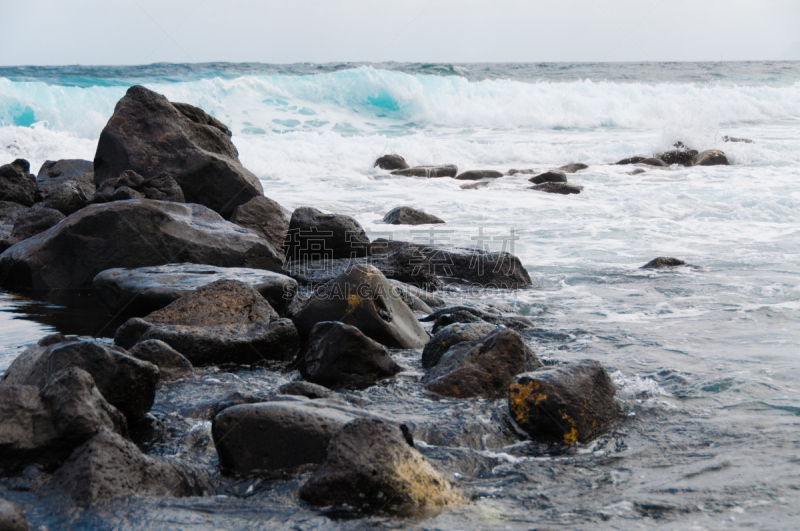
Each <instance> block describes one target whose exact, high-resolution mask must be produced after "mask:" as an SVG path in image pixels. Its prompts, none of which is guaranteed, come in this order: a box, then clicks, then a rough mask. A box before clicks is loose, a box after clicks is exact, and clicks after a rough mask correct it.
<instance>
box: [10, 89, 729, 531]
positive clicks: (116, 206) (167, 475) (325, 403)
mask: <svg viewBox="0 0 800 531" xmlns="http://www.w3.org/2000/svg"><path fill="white" fill-rule="evenodd" d="M230 138H231V133H230V131H229V130H228V129H227V127H225V125H224V124H222V123H221V122H219V121H218V120H216V119H215V118H213V117H212V116H209V115H208V114H206V113H205V112H203V111H202V110H200V109H198V108H196V107H193V106H191V105H188V104H185V103H172V102H169V101H168V100H167V99H166V98H164V97H163V96H161V95H159V94H156V93H154V92H152V91H150V90H148V89H145V88H143V87H139V86H134V87H131V88H130V89H129V90H128V92H127V94H126V96H125V97H123V98H122V100H120V102H119V103H118V104H117V106H116V108H115V111H114V114H113V116H112V117H111V118H110V119H109V121H108V124H107V125H106V127H105V128H104V130H103V133H102V134H101V136H100V140H99V142H98V147H97V152H96V155H95V159H94V161H80V160H61V161H56V162H51V161H48V162H46V163H45V164H44V165H43V166H42V168H41V170H40V171H39V173H38V175H37V176H36V177H34V176H33V175H32V174H30V173H29V172H30V165H29V164H28V163H27V162H26V161H25V160H22V159H19V160H17V161H14V162H13V163H11V164H7V165H5V166H2V167H0V195H1V196H2V201H0V251H2V254H0V285H1V286H2V287H3V288H4V289H7V290H11V291H18V292H21V293H25V294H28V295H31V296H33V297H37V298H45V297H50V296H63V297H66V298H69V297H77V296H79V295H83V294H91V296H93V297H96V298H97V299H98V300H99V301H101V302H102V303H103V305H105V306H106V307H107V309H108V311H109V316H110V317H113V318H115V319H117V320H123V321H124V322H123V324H122V325H121V326H119V327H118V328H117V329H116V331H115V332H114V333H113V334H112V335H113V337H114V344H113V345H112V344H109V343H108V341H104V340H97V339H96V340H89V339H80V338H76V337H69V336H63V335H51V336H47V337H44V338H42V339H41V340H40V341H39V342H38V344H36V345H34V346H31V347H30V348H28V349H27V350H26V351H25V352H23V353H22V354H21V355H20V356H19V357H18V358H17V359H16V360H15V361H14V362H13V363H12V364H11V366H10V367H9V368H8V370H7V371H6V372H5V374H4V376H3V378H2V380H1V381H0V394H2V399H0V440H1V441H2V442H0V448H3V453H2V457H0V473H2V475H3V479H2V480H0V484H1V485H4V492H6V493H13V492H17V491H26V492H32V493H33V494H34V497H35V498H36V499H44V498H45V497H46V496H50V495H52V493H53V492H56V493H60V494H57V495H59V496H66V497H67V498H68V499H69V500H71V501H70V502H69V503H74V504H75V505H76V506H77V507H89V506H93V505H95V504H98V503H101V504H102V503H112V502H114V503H119V502H120V500H125V499H128V498H131V497H152V498H159V497H198V498H199V497H212V496H216V495H221V494H227V495H234V496H237V495H238V496H239V497H241V499H242V500H245V501H246V495H245V494H246V493H244V494H243V493H241V492H240V491H239V490H237V489H238V486H237V485H238V483H237V482H238V481H239V480H240V479H241V478H249V479H252V478H258V479H259V480H263V481H265V482H273V481H275V482H284V484H285V485H295V484H296V483H297V482H298V479H299V480H301V482H300V484H299V485H296V487H297V488H296V489H295V492H296V495H297V496H298V497H299V499H300V500H302V502H301V503H305V504H308V507H311V508H316V509H313V510H318V511H320V512H321V514H329V511H330V510H331V508H333V510H335V511H341V510H346V511H353V512H354V514H355V515H356V516H363V515H371V514H390V515H396V516H425V515H429V514H435V513H436V512H439V511H443V510H447V508H449V507H454V506H458V505H461V504H468V503H470V496H471V495H472V494H471V493H470V492H469V491H468V490H465V489H462V488H461V487H459V485H458V483H457V482H456V481H455V480H454V478H455V477H456V476H454V475H453V474H454V473H453V470H454V469H455V468H458V469H460V470H467V469H469V468H470V464H469V463H464V462H460V463H459V466H458V467H454V466H453V461H454V460H455V461H458V457H457V456H458V455H459V454H458V449H459V448H471V449H476V450H481V451H483V450H496V451H500V450H503V451H505V452H514V451H517V450H515V448H516V449H518V448H519V444H520V443H525V444H527V445H528V446H526V447H525V448H524V449H523V450H520V451H523V452H532V451H543V450H541V449H542V448H546V449H547V451H553V449H554V448H556V449H558V448H562V449H568V448H572V447H575V446H576V445H581V444H587V443H589V442H590V441H592V440H593V439H596V438H598V437H602V436H603V435H604V434H607V433H608V432H609V431H612V430H613V429H615V427H616V426H618V425H619V424H620V423H622V422H623V421H624V419H625V414H624V411H623V409H622V408H621V407H620V405H619V404H618V403H617V401H616V400H615V398H614V393H615V389H614V385H613V383H612V382H611V379H610V378H609V376H608V374H607V372H606V370H605V369H604V368H603V367H602V365H600V364H599V363H598V362H597V361H593V360H582V361H570V362H563V363H562V362H558V363H555V364H553V363H550V364H548V365H545V364H543V363H542V361H541V360H539V359H538V358H537V356H536V354H535V353H534V352H533V351H532V350H531V348H530V346H529V344H530V343H531V341H530V336H529V335H528V333H529V332H530V331H532V330H534V329H535V327H536V324H535V322H533V321H531V320H530V319H528V318H527V317H525V316H521V315H518V314H516V313H515V312H514V311H513V309H512V308H510V307H508V306H506V305H503V304H496V303H486V302H485V301H482V300H480V299H478V298H470V297H468V296H465V295H464V294H465V293H469V292H470V290H480V291H481V292H485V291H489V292H492V291H497V290H519V289H529V288H530V287H531V285H532V283H531V279H530V276H529V275H528V273H527V272H526V271H525V269H524V268H523V267H522V264H521V263H520V261H519V259H518V258H517V257H515V256H514V255H513V254H510V253H507V252H487V251H477V250H474V249H457V248H448V247H442V246H436V245H432V244H431V245H420V244H416V243H411V242H402V241H394V240H381V239H378V240H373V241H371V240H370V239H369V237H368V236H367V234H366V232H365V230H364V229H363V227H361V225H359V223H358V222H357V221H356V220H355V219H353V218H351V217H349V216H345V215H339V214H325V213H323V212H321V211H319V210H316V209H315V208H313V207H301V208H298V209H296V210H295V211H294V212H291V213H290V212H288V211H286V210H285V209H284V208H283V207H281V206H280V205H279V204H278V203H276V202H275V201H273V200H271V199H269V198H267V197H265V196H264V195H263V193H264V191H263V189H262V186H261V183H260V182H259V180H258V179H257V178H256V177H255V175H253V173H251V172H250V171H249V170H247V169H246V168H244V167H243V166H242V164H241V163H240V161H239V158H238V151H237V150H236V147H235V146H234V145H233V143H232V142H231V140H230ZM730 141H743V140H742V139H730ZM656 161H658V162H656ZM727 163H728V161H727V158H726V157H725V155H724V153H722V152H721V151H718V150H711V151H706V152H703V153H698V152H697V151H694V150H690V149H688V148H686V147H685V146H683V145H680V146H677V145H676V149H675V151H671V152H668V153H662V154H657V155H656V156H655V157H635V158H634V159H627V160H625V161H620V162H619V163H618V164H639V165H650V166H653V167H658V166H661V167H663V166H667V165H669V164H683V165H687V166H692V165H706V164H727ZM375 165H376V166H377V167H380V168H382V169H386V170H390V171H391V172H392V173H393V174H396V175H405V176H417V177H426V178H442V177H449V178H455V179H458V180H465V181H474V182H473V183H470V184H467V185H464V187H477V185H482V186H490V185H491V183H492V182H493V181H494V180H496V179H499V178H502V177H503V174H502V173H500V172H495V171H492V170H470V171H467V172H462V173H458V169H457V167H456V166H455V165H443V166H437V167H415V168H412V167H409V165H408V164H407V163H406V161H405V160H404V159H403V158H402V157H400V156H397V155H388V156H383V157H381V158H379V159H378V160H377V161H376V162H375ZM585 168H586V166H585V165H582V164H578V163H576V164H571V165H568V166H564V167H561V168H558V169H555V170H552V171H546V172H539V171H533V170H511V171H510V172H508V174H510V175H513V174H515V173H523V174H524V173H530V174H532V175H533V176H532V177H531V179H530V182H531V183H532V184H533V187H532V189H533V190H538V191H545V192H550V193H557V194H565V195H566V194H577V193H580V192H581V189H582V187H580V186H575V185H573V184H571V183H569V182H568V180H567V177H566V174H567V173H569V174H573V173H575V172H578V171H581V170H583V169H585ZM565 200H566V199H565ZM384 221H385V222H386V223H388V224H395V223H400V224H410V225H416V224H441V223H445V221H444V220H441V219H439V218H436V217H435V216H431V215H430V214H426V213H424V212H421V211H418V210H415V209H413V208H411V207H399V208H398V209H394V210H392V211H391V212H389V213H387V215H386V218H385V219H384ZM681 265H685V264H684V263H683V262H681V261H679V260H675V259H669V258H659V259H656V260H654V261H653V262H651V263H649V264H647V266H646V267H648V268H652V267H675V266H681ZM410 358H413V360H414V361H413V363H414V364H415V365H414V367H416V366H418V367H420V368H421V372H420V373H419V374H418V375H416V376H415V377H413V378H409V377H407V376H404V374H408V373H409V372H413V371H409V368H408V367H409V366H408V359H410ZM416 364H419V365H416ZM251 371H261V372H259V374H266V375H267V376H266V379H267V380H268V381H269V382H270V383H269V384H267V383H265V382H264V381H261V380H259V379H258V378H256V379H251V378H249V377H247V376H246V375H243V376H242V377H241V378H239V377H237V378H233V379H231V378H228V379H227V380H226V381H227V382H231V381H233V380H236V379H238V380H240V384H239V387H238V388H237V384H236V383H235V382H234V383H232V384H231V385H226V386H225V393H214V395H213V396H203V392H202V391H201V390H202V389H204V385H205V384H201V381H203V382H205V381H206V380H208V379H210V378H212V376H211V375H213V374H217V373H218V372H223V373H225V374H228V375H231V376H234V377H235V376H236V375H237V373H239V372H241V373H243V374H246V373H248V372H251ZM372 386H383V387H384V388H385V390H386V392H387V394H388V395H390V394H391V393H392V392H396V393H406V392H413V393H415V394H417V395H418V396H424V397H426V398H425V400H429V401H430V400H434V401H437V400H438V401H452V402H446V403H452V404H456V406H454V407H461V406H460V405H459V404H461V405H464V407H467V406H466V404H470V405H472V404H479V405H480V407H479V409H481V411H470V412H469V413H466V414H465V418H460V419H459V423H458V424H456V423H454V422H448V421H442V420H441V419H440V418H438V417H437V416H434V415H430V416H426V415H425V414H424V413H422V414H414V415H408V414H406V415H404V414H397V415H390V414H378V413H375V412H374V411H372V410H371V409H370V408H369V407H365V405H364V404H360V403H359V402H358V400H354V399H353V398H352V396H351V393H350V391H351V390H356V389H364V388H369V387H372ZM406 388H411V389H412V391H407V389H406ZM167 397H168V398H167ZM386 400H387V401H391V397H390V396H387V397H386ZM175 404H178V406H176V405H175ZM487 418H488V419H489V421H488V422H487V421H486V420H485V419H487ZM187 425H193V426H199V427H198V428H197V431H196V432H194V431H190V432H186V433H184V432H183V431H182V429H183V428H185V427H186V426H187ZM193 429H194V428H193ZM179 432H180V433H183V434H182V435H180V436H176V435H175V433H179ZM189 433H191V434H192V435H191V437H189ZM187 437H188V439H187ZM441 443H446V444H447V445H448V446H449V447H451V452H450V454H449V455H444V456H443V455H437V454H436V453H434V452H429V451H427V447H428V446H429V445H433V444H441ZM555 451H559V450H555ZM9 485H13V486H14V489H11V488H10V487H9ZM4 496H6V494H4ZM26 499H27V500H28V502H25V503H27V504H30V499H31V498H30V497H28V498H26ZM33 505H34V506H35V502H34V504H33ZM24 508H25V509H31V506H30V505H26V506H25V507H24ZM22 511H23V509H20V507H19V506H17V505H15V500H13V499H12V500H9V501H5V500H2V499H0V527H3V526H4V525H5V526H6V527H5V528H8V529H24V528H26V524H25V523H24V515H23V514H22ZM31 512H32V513H36V511H31ZM34 520H35V519H34ZM14 526H16V527H14Z"/></svg>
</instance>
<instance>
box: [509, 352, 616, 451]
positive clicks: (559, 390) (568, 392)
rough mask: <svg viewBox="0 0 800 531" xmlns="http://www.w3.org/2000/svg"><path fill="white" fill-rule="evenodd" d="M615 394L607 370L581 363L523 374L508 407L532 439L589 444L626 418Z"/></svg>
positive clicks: (588, 362)
mask: <svg viewBox="0 0 800 531" xmlns="http://www.w3.org/2000/svg"><path fill="white" fill-rule="evenodd" d="M615 392H616V387H615V386H614V383H613V382H612V381H611V378H609V376H608V373H607V372H606V370H605V369H604V368H603V366H602V365H601V364H600V363H599V362H597V361H594V360H583V361H580V362H575V363H569V364H567V365H561V366H556V367H547V368H544V369H539V370H537V371H534V372H529V373H525V374H520V375H519V376H517V377H516V378H515V379H514V382H513V383H512V384H511V386H510V394H509V399H508V406H509V411H510V412H511V416H512V417H513V419H514V421H515V422H516V423H517V425H519V427H520V428H522V429H523V430H525V432H527V433H528V435H529V436H530V437H531V438H532V439H534V440H537V441H542V442H547V443H550V442H559V443H563V444H566V445H571V444H574V443H576V442H581V443H587V442H589V441H590V440H592V439H594V438H595V437H597V436H599V435H601V434H602V433H603V432H605V431H606V430H607V429H608V428H609V426H610V425H611V423H612V422H614V421H615V420H618V419H619V418H620V417H621V416H622V410H621V409H620V407H619V405H618V404H617V403H616V401H615V400H614V394H615Z"/></svg>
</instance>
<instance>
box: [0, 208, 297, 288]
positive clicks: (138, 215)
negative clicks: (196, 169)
mask: <svg viewBox="0 0 800 531" xmlns="http://www.w3.org/2000/svg"><path fill="white" fill-rule="evenodd" d="M176 262H192V263H199V264H211V265H216V266H223V267H253V268H256V269H268V270H271V271H280V270H281V266H282V259H281V257H280V256H279V255H278V254H277V253H276V252H275V251H274V250H273V249H272V247H271V246H270V245H269V243H267V242H266V241H264V240H263V239H261V238H259V237H258V236H257V235H256V234H254V233H252V232H250V231H249V230H246V229H243V228H241V227H239V226H237V225H234V224H233V223H229V222H227V221H225V220H223V219H222V218H221V217H220V216H219V215H218V214H216V213H214V212H213V211H211V210H209V209H207V208H205V207H203V206H201V205H193V204H185V205H184V204H179V203H167V202H164V201H152V200H149V199H139V200H131V201H117V202H114V203H107V204H100V205H90V206H88V207H86V208H84V209H83V210H80V211H78V212H76V213H74V214H72V215H71V216H69V217H68V218H67V219H65V220H63V221H62V222H61V223H59V224H58V225H57V226H55V227H53V228H51V229H50V230H47V231H45V232H43V233H41V234H38V235H37V236H34V237H33V238H29V239H27V240H25V241H22V242H20V243H18V244H16V245H14V246H13V247H11V248H9V249H7V250H6V251H5V252H4V253H3V254H2V255H0V284H2V285H3V287H6V288H30V289H34V290H70V289H88V288H90V287H91V283H92V280H93V279H94V277H95V276H97V274H98V273H100V272H101V271H105V270H106V269H112V268H114V267H126V268H136V267H145V266H153V265H161V264H166V263H176Z"/></svg>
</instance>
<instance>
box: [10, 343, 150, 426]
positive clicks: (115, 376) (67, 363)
mask: <svg viewBox="0 0 800 531" xmlns="http://www.w3.org/2000/svg"><path fill="white" fill-rule="evenodd" d="M67 367H79V368H81V369H83V370H85V371H86V372H88V373H89V374H90V375H91V376H92V378H93V379H94V382H95V384H96V385H97V388H98V389H99V390H100V392H101V393H102V394H103V396H104V397H105V399H106V400H107V401H108V402H109V403H110V404H111V405H113V406H114V407H116V408H117V409H119V410H120V411H121V412H122V413H123V414H124V415H125V417H127V418H128V420H129V421H136V420H138V419H140V418H142V417H143V416H144V415H145V413H147V412H148V411H150V407H151V406H152V405H153V399H154V398H155V391H156V383H157V382H158V368H157V367H156V366H154V365H152V364H150V363H147V362H144V361H141V360H138V359H136V358H134V357H133V356H130V355H128V353H127V352H125V351H124V350H122V349H121V348H118V347H115V346H113V345H106V344H103V343H98V342H95V341H85V340H82V339H69V338H66V337H64V336H61V335H54V336H48V337H46V338H44V339H42V340H41V341H40V342H39V344H37V345H34V346H32V347H28V348H27V349H26V350H25V351H23V352H22V354H20V355H19V356H18V357H17V358H16V359H15V360H14V361H13V362H12V363H11V365H10V366H9V367H8V369H7V370H6V372H5V374H4V375H3V379H2V380H0V387H3V386H8V385H32V386H34V387H37V388H40V387H42V386H44V385H45V383H47V381H48V380H49V379H50V378H51V377H52V376H53V375H54V374H55V373H57V372H59V371H61V370H62V369H65V368H67Z"/></svg>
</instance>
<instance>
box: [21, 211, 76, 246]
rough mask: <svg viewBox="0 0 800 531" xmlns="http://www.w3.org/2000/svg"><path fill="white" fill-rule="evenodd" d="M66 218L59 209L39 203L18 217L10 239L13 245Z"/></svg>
mask: <svg viewBox="0 0 800 531" xmlns="http://www.w3.org/2000/svg"><path fill="white" fill-rule="evenodd" d="M65 218H66V216H65V215H64V214H62V213H61V212H59V211H58V210H55V209H52V208H47V207H46V206H45V205H43V204H42V203H38V204H36V205H34V206H33V207H32V208H30V209H28V211H27V212H25V213H24V214H22V215H21V216H19V217H18V218H17V221H16V222H14V230H13V231H11V238H10V239H9V241H10V242H11V244H12V245H13V244H14V243H17V242H21V241H22V240H27V239H28V238H30V237H31V236H36V235H37V234H41V233H42V232H44V231H46V230H47V229H49V228H50V227H53V226H55V225H57V224H58V223H60V222H61V220H63V219H65Z"/></svg>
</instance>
